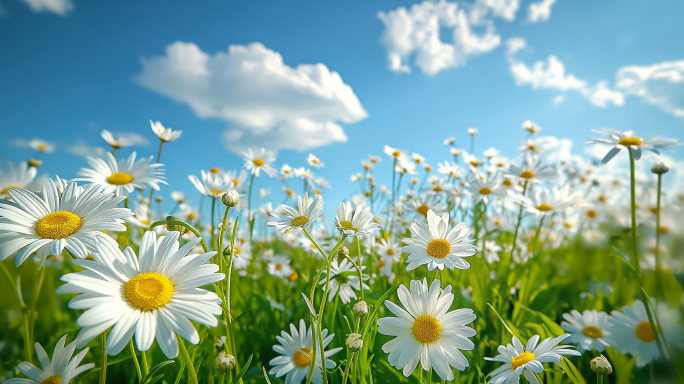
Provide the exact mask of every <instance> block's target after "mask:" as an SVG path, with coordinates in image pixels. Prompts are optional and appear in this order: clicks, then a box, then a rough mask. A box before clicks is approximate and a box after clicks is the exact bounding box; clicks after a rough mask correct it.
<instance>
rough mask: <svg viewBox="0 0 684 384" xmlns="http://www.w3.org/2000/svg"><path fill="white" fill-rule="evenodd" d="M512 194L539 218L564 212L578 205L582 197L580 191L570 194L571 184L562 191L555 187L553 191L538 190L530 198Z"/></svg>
mask: <svg viewBox="0 0 684 384" xmlns="http://www.w3.org/2000/svg"><path fill="white" fill-rule="evenodd" d="M510 194H511V195H512V196H514V198H516V199H517V200H519V201H520V202H521V203H522V205H523V206H524V207H525V208H526V209H527V210H528V211H529V212H530V213H534V214H535V215H537V216H539V215H546V214H550V213H554V212H564V211H566V210H567V209H568V208H571V207H573V206H574V205H576V204H577V203H578V202H579V201H580V199H581V196H582V192H580V191H575V192H573V193H570V185H569V184H566V185H565V187H563V188H561V189H558V188H556V187H554V188H553V190H552V191H549V190H548V189H546V188H538V189H537V190H536V191H535V192H534V194H530V195H531V196H529V197H528V196H523V195H522V194H518V193H514V192H510Z"/></svg>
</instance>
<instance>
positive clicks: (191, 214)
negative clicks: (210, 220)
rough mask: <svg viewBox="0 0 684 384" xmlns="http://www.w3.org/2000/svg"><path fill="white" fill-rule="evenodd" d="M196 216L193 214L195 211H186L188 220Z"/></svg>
mask: <svg viewBox="0 0 684 384" xmlns="http://www.w3.org/2000/svg"><path fill="white" fill-rule="evenodd" d="M196 217H197V215H195V212H190V213H188V220H194V219H195V218H196Z"/></svg>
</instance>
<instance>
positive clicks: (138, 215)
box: [126, 204, 161, 228]
mask: <svg viewBox="0 0 684 384" xmlns="http://www.w3.org/2000/svg"><path fill="white" fill-rule="evenodd" d="M134 212H135V215H134V216H131V217H127V218H126V221H127V222H129V223H131V224H133V225H135V226H136V227H138V228H149V226H150V224H152V223H153V222H154V219H153V217H154V211H152V210H151V209H150V206H149V205H147V204H138V206H136V207H135V211H134ZM157 228H161V227H157Z"/></svg>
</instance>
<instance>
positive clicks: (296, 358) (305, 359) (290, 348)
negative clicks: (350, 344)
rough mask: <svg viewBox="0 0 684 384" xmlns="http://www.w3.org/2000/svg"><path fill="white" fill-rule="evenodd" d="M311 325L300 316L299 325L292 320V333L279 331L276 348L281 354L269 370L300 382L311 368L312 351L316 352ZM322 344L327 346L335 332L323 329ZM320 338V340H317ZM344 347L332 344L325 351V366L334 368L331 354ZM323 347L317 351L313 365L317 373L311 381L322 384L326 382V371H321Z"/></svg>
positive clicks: (292, 382)
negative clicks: (324, 374) (330, 332)
mask: <svg viewBox="0 0 684 384" xmlns="http://www.w3.org/2000/svg"><path fill="white" fill-rule="evenodd" d="M311 331H312V328H311V327H308V328H307V326H306V323H305V322H304V320H299V329H297V327H295V325H294V324H290V333H287V332H285V331H281V332H280V336H276V341H278V344H276V345H274V346H273V350H274V351H276V352H277V353H279V354H280V356H278V357H276V358H274V359H272V360H271V361H269V362H268V363H269V364H270V365H271V366H272V367H273V368H271V370H270V371H269V372H268V373H269V374H271V375H274V376H275V377H281V376H283V375H287V376H286V377H285V383H287V384H299V383H301V382H302V381H303V380H305V379H306V377H307V376H308V375H309V370H310V368H311V354H312V353H313V351H312V348H313V338H312V335H311ZM321 335H322V336H323V347H324V348H325V347H327V346H328V344H330V342H331V341H332V340H333V338H334V337H335V334H334V333H332V334H330V335H328V330H327V329H324V330H323V332H322V334H321ZM317 342H318V341H317ZM341 350H342V348H333V349H330V350H327V351H324V352H323V356H325V368H326V369H333V368H335V365H336V364H335V362H334V361H332V360H330V359H329V357H330V356H332V355H334V354H336V353H337V352H339V351H341ZM320 354H321V351H316V365H315V366H314V373H313V377H312V378H311V381H312V382H313V383H314V384H321V383H322V382H323V374H322V373H321V368H320V367H321V356H320Z"/></svg>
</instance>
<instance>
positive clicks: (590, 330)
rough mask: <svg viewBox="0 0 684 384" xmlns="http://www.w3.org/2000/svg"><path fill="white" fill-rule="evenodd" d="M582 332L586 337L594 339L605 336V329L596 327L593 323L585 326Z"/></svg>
mask: <svg viewBox="0 0 684 384" xmlns="http://www.w3.org/2000/svg"><path fill="white" fill-rule="evenodd" d="M582 334H583V335H584V336H586V337H591V338H592V339H598V338H600V337H603V331H601V330H600V329H599V328H598V327H594V326H593V325H588V326H586V327H584V329H583V330H582Z"/></svg>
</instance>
